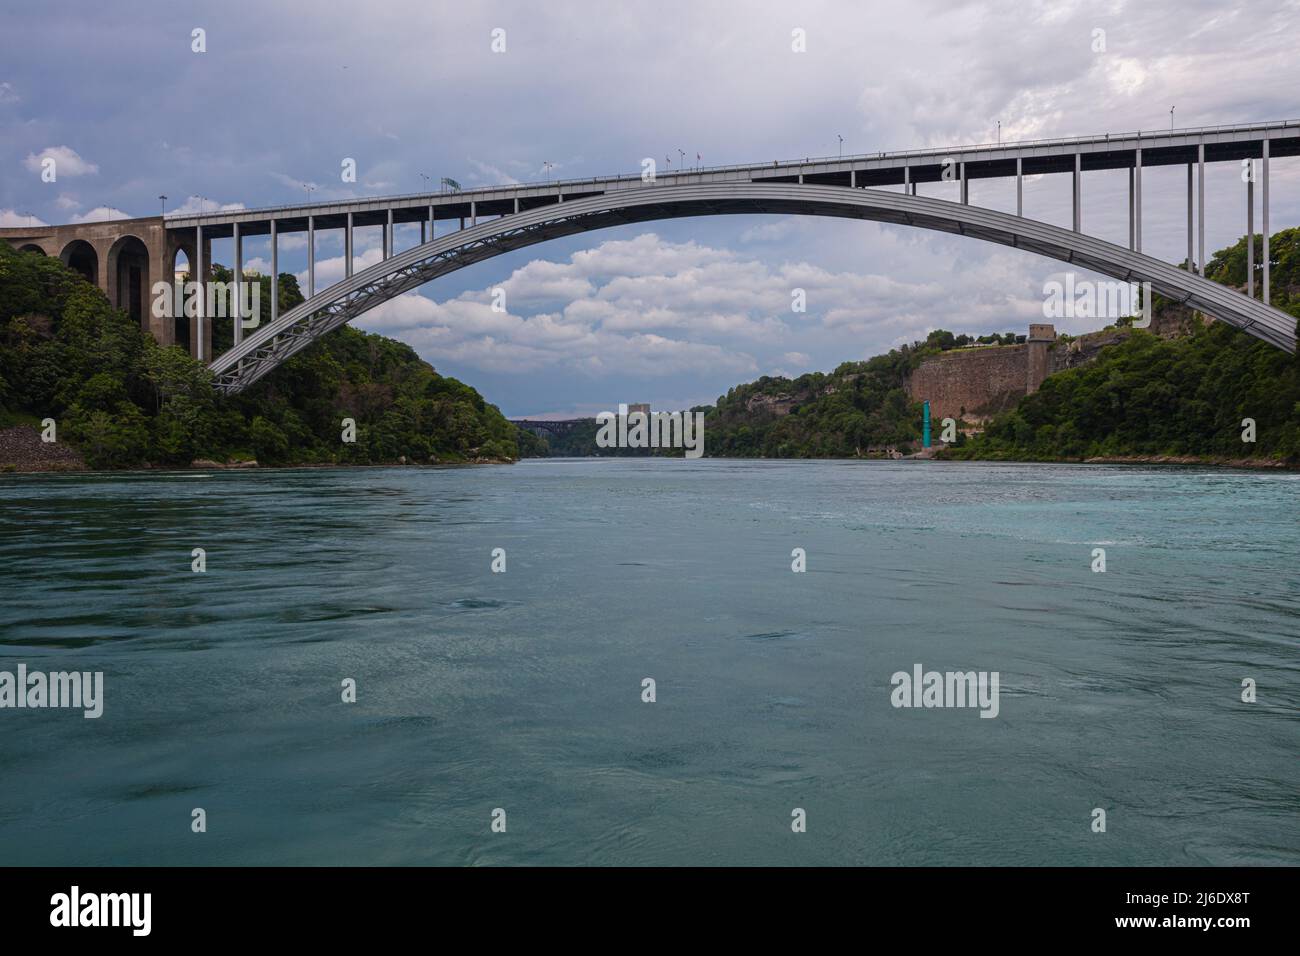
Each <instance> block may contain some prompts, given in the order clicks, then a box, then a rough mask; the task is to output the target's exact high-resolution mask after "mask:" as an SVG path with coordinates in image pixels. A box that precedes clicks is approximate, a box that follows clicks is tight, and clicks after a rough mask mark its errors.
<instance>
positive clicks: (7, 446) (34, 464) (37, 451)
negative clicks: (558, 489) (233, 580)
mask: <svg viewBox="0 0 1300 956" xmlns="http://www.w3.org/2000/svg"><path fill="white" fill-rule="evenodd" d="M515 461H516V459H514V458H501V457H493V456H474V457H469V458H446V459H440V458H431V459H430V460H429V461H427V462H426V461H422V462H414V461H410V460H408V459H407V458H406V456H404V455H403V456H401V457H399V458H398V460H396V461H391V462H367V463H365V464H353V463H350V462H320V461H311V462H306V461H304V462H286V463H277V464H276V465H274V466H271V467H276V468H393V467H399V466H412V467H415V466H421V467H425V466H444V465H512V464H514V463H515ZM265 467H267V466H265V465H259V464H258V462H257V461H256V460H254V459H245V460H239V461H214V460H212V459H208V458H196V459H194V460H193V461H192V462H190V463H189V465H188V466H181V467H177V466H175V465H154V464H145V465H143V466H142V467H135V468H113V469H91V468H90V467H89V466H88V465H87V464H86V461H85V459H84V458H83V457H82V456H81V454H80V453H79V452H78V451H77V450H76V449H75V448H73V447H72V446H70V445H68V444H66V443H64V442H57V441H55V442H44V441H41V433H40V430H39V429H37V428H34V427H32V426H30V425H15V426H13V427H12V428H0V474H6V475H15V474H17V475H36V474H44V473H47V472H52V471H60V472H77V471H92V470H94V471H141V470H143V471H211V470H214V469H219V470H222V471H240V470H245V469H257V468H265Z"/></svg>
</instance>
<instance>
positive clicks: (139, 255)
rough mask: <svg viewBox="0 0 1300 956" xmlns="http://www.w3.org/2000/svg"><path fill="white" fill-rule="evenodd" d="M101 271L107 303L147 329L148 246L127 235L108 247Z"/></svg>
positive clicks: (149, 280)
mask: <svg viewBox="0 0 1300 956" xmlns="http://www.w3.org/2000/svg"><path fill="white" fill-rule="evenodd" d="M105 259H106V260H107V261H106V262H105V263H104V267H105V269H106V270H107V272H106V273H105V274H106V276H107V278H108V289H107V292H108V301H109V302H111V303H112V304H113V305H115V306H117V308H119V309H124V310H125V311H126V313H127V314H128V315H129V316H131V317H132V318H133V319H135V320H136V321H137V322H139V323H140V324H141V326H142V327H143V328H146V329H147V328H148V327H149V321H148V318H149V306H150V292H149V290H150V286H151V285H152V283H153V281H154V280H153V279H151V278H150V275H149V263H150V256H149V246H148V244H147V243H146V242H145V241H144V240H143V239H141V238H140V237H139V236H137V235H134V234H131V233H128V234H126V235H124V236H120V237H118V238H117V239H116V240H115V241H114V242H113V244H112V245H111V246H109V247H108V255H107V256H105Z"/></svg>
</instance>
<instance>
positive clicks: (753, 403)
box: [745, 394, 795, 418]
mask: <svg viewBox="0 0 1300 956" xmlns="http://www.w3.org/2000/svg"><path fill="white" fill-rule="evenodd" d="M794 405H795V400H794V396H792V395H762V394H760V395H751V396H750V398H749V401H747V402H746V403H745V410H746V411H749V412H756V411H757V412H769V413H771V414H773V415H775V416H776V417H777V418H780V417H781V416H782V415H789V414H790V410H791V409H792V408H794Z"/></svg>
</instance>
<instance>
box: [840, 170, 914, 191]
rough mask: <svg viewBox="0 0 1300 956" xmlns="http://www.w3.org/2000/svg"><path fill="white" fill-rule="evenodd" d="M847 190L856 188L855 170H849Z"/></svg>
mask: <svg viewBox="0 0 1300 956" xmlns="http://www.w3.org/2000/svg"><path fill="white" fill-rule="evenodd" d="M849 188H850V189H857V188H858V171H857V170H856V169H850V170H849ZM904 188H906V187H904Z"/></svg>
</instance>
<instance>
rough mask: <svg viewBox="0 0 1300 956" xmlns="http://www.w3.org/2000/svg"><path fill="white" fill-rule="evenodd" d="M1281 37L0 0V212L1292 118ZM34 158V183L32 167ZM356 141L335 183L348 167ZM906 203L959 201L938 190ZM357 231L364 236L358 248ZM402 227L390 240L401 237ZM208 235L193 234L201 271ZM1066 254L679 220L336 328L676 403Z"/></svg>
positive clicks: (577, 409) (520, 255)
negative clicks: (802, 305)
mask: <svg viewBox="0 0 1300 956" xmlns="http://www.w3.org/2000/svg"><path fill="white" fill-rule="evenodd" d="M199 29H201V30H202V31H204V34H203V38H204V46H205V49H204V51H203V52H196V51H195V49H194V46H195V41H194V31H195V30H199ZM796 30H800V31H803V36H804V38H805V42H804V49H803V50H802V51H798V52H797V51H796V50H795V49H794V48H793V47H794V46H796V45H797V44H795V43H794V41H793V39H792V37H793V36H794V31H796ZM1099 30H1100V31H1104V33H1103V34H1098V33H1097V31H1099ZM494 31H504V34H502V33H498V32H494ZM1099 36H1102V37H1104V44H1099V43H1098V42H1097V41H1098V37H1099ZM494 39H495V40H496V41H497V42H496V43H495V46H496V47H497V48H498V50H500V47H501V46H502V43H501V40H502V39H504V51H501V52H498V51H496V50H494V49H493V46H494ZM1099 45H1104V49H1098V47H1099ZM1297 49H1300V2H1269V0H1251V2H1240V3H1232V2H1223V0H1213V2H1203V0H1142V2H1119V0H1115V2H1109V0H1103V2H1087V3H1085V2H996V0H994V2H979V3H958V2H953V0H939V2H931V0H915V2H912V3H908V4H897V3H876V2H849V0H841V2H821V3H819V2H803V3H791V2H777V0H773V2H765V0H746V2H744V3H740V2H738V0H732V2H729V3H727V2H709V0H685V2H678V0H656V2H654V3H633V2H609V0H602V2H596V0H592V2H564V0H547V2H545V3H532V2H475V3H473V4H467V3H464V2H454V3H439V2H430V0H418V2H416V0H389V2H385V0H371V2H368V3H350V2H337V3H335V2H330V3H323V2H319V0H259V2H255V3H254V2H244V0H220V2H186V3H176V2H153V0H148V2H146V0H115V2H113V3H111V4H104V3H91V2H82V0H68V2H65V3H62V4H58V5H50V4H21V5H12V6H11V7H10V8H9V9H8V10H7V11H6V12H5V16H4V27H3V30H0V226H8V225H23V224H26V223H27V222H29V221H35V222H45V223H67V222H81V221H91V220H98V219H108V218H126V217H131V216H145V215H156V214H157V213H158V212H159V210H160V209H162V208H165V209H166V210H167V211H168V212H173V211H178V210H187V209H190V210H192V209H198V208H207V209H216V208H219V207H225V208H241V207H257V206H265V205H272V204H280V203H291V202H299V201H304V200H305V199H306V198H307V195H308V193H307V189H306V188H305V187H306V186H307V185H310V186H312V187H313V189H312V191H311V194H310V195H311V198H312V199H313V200H321V199H334V198H340V199H341V198H349V197H364V196H376V195H387V194H393V193H413V192H419V191H421V190H422V189H424V188H426V187H425V186H424V182H425V180H424V179H423V176H428V177H431V179H432V181H433V182H435V183H436V182H437V181H438V179H439V178H440V177H443V176H448V177H451V178H453V179H455V180H457V181H459V182H460V183H461V184H462V185H463V186H465V187H467V188H468V187H472V186H486V185H494V184H502V183H512V182H528V181H534V180H542V179H544V178H546V177H547V176H548V175H549V176H551V177H553V178H569V177H585V176H595V175H604V174H612V173H639V172H640V170H641V161H642V159H643V158H644V157H654V158H655V159H656V162H657V163H659V164H660V165H661V168H665V167H664V166H663V164H664V163H665V162H669V161H670V162H671V164H672V165H674V166H675V165H676V164H677V163H678V162H679V161H680V154H679V152H678V151H679V150H681V151H682V152H684V153H685V154H686V156H687V158H688V163H693V162H694V158H695V156H696V155H697V154H698V155H699V156H700V159H701V162H702V163H703V164H705V165H723V164H728V163H748V162H758V161H762V162H766V161H769V160H772V159H795V158H802V157H805V156H827V155H835V154H836V153H837V151H838V150H839V149H840V148H841V147H840V139H839V138H840V137H842V138H843V151H844V153H845V155H848V154H851V153H865V152H876V151H880V150H896V149H909V148H921V147H942V146H952V145H962V144H972V143H987V142H993V141H994V140H995V139H996V138H997V136H998V135H999V133H998V123H999V121H1000V122H1001V132H1000V135H1001V139H1002V141H1003V142H1010V141H1015V140H1018V139H1035V138H1044V137H1054V136H1075V135H1087V134H1094V133H1105V132H1127V131H1132V130H1142V129H1150V130H1155V129H1168V128H1169V126H1170V122H1171V117H1170V109H1171V107H1172V108H1173V109H1174V116H1173V122H1174V125H1176V126H1178V127H1193V126H1209V125H1217V124H1228V123H1242V122H1253V121H1264V120H1280V119H1294V118H1296V117H1300V103H1298V102H1297V99H1298V98H1300V96H1298V93H1297V91H1300V57H1298V56H1296V51H1297ZM45 157H54V158H55V159H56V160H57V170H58V178H57V181H56V182H44V181H43V180H42V177H41V169H42V163H41V160H42V159H43V158H45ZM349 158H350V159H354V160H355V161H356V168H357V176H356V182H355V183H350V182H344V181H343V180H342V175H341V169H342V164H343V161H344V160H345V159H349ZM1185 175H1186V174H1185V170H1184V168H1182V167H1163V168H1155V169H1148V170H1147V171H1146V173H1145V175H1144V178H1143V199H1144V214H1143V251H1144V252H1147V253H1149V254H1152V255H1156V256H1159V257H1161V258H1164V259H1167V260H1169V261H1181V259H1182V258H1183V256H1184V254H1185V252H1184V250H1185V248H1186V233H1185V229H1186V206H1185V201H1186V199H1185V191H1186V179H1185ZM1271 186H1272V189H1271V192H1272V201H1271V218H1272V226H1273V229H1274V231H1278V230H1280V229H1283V228H1287V227H1290V226H1294V225H1297V224H1300V159H1282V160H1275V161H1274V162H1273V163H1272V181H1271ZM920 192H921V194H922V195H930V196H935V197H938V198H954V199H955V198H956V187H955V185H953V184H934V185H927V186H922V187H921V189H920ZM1257 193H1258V191H1257ZM161 195H165V196H167V197H168V198H167V200H166V201H165V202H163V201H161V200H160V199H159V196H161ZM1257 201H1258V195H1257ZM971 202H972V203H976V204H980V205H987V206H990V207H992V208H997V209H1001V210H1005V211H1014V202H1015V193H1014V181H1013V180H1006V181H1001V180H979V181H975V182H973V183H972V186H971ZM1245 205H1246V198H1245V187H1244V186H1243V185H1242V183H1241V179H1240V170H1239V169H1237V168H1236V167H1235V166H1234V165H1233V164H1227V163H1225V164H1217V165H1214V166H1211V167H1208V169H1207V215H1206V246H1207V249H1208V250H1214V249H1219V248H1222V247H1224V246H1226V245H1228V244H1229V243H1231V242H1233V241H1235V239H1236V238H1238V237H1239V236H1240V235H1242V234H1243V233H1244V232H1245V214H1246V209H1245ZM1025 211H1026V214H1027V215H1029V216H1032V217H1034V218H1037V219H1042V220H1044V221H1047V222H1052V223H1055V224H1057V225H1065V226H1068V225H1069V220H1070V178H1069V177H1068V176H1050V177H1040V178H1031V179H1030V180H1028V181H1027V182H1026V186H1025ZM1257 216H1258V214H1257ZM29 217H30V219H29ZM1083 222H1084V229H1085V231H1087V232H1089V233H1092V234H1094V235H1098V236H1101V237H1102V238H1108V239H1111V240H1113V241H1116V242H1120V243H1126V242H1127V176H1126V174H1125V173H1124V172H1123V171H1113V172H1112V171H1107V172H1097V173H1089V174H1085V177H1084V183H1083ZM1257 222H1258V220H1257ZM379 241H380V237H379V230H378V229H370V230H360V231H359V232H358V236H357V250H358V256H359V258H360V260H361V261H362V262H363V263H364V264H365V265H370V264H373V263H374V262H376V261H378V260H379V258H380V251H379V248H378V244H379ZM417 242H418V231H417V229H416V227H408V228H404V229H399V231H398V238H397V246H398V248H399V249H400V248H405V247H406V246H408V245H414V244H415V243H417ZM231 250H232V246H231V243H230V241H229V240H221V241H218V242H216V243H214V253H213V257H214V259H215V261H217V262H223V263H229V261H230V258H231ZM245 257H246V259H247V260H248V262H247V266H248V267H249V268H253V269H256V268H258V267H259V266H260V267H262V268H266V266H267V262H268V261H269V253H268V252H267V249H266V243H265V242H264V241H262V240H248V241H246V242H245ZM280 268H281V269H282V270H289V271H296V272H299V274H300V277H305V270H306V254H305V243H304V241H303V240H302V239H301V238H300V237H294V236H286V237H284V238H283V239H282V240H281V252H280ZM1064 269H1065V267H1064V266H1063V265H1062V264H1061V263H1058V262H1055V261H1053V260H1049V259H1045V258H1042V257H1040V256H1036V255H1034V254H1032V253H1028V252H1023V251H1019V250H1013V249H1007V248H1003V247H1001V246H997V245H993V244H989V243H986V242H982V241H980V240H977V239H970V238H965V237H960V236H948V235H943V234H939V233H930V232H927V231H924V230H917V229H911V228H908V227H901V226H890V225H883V224H877V223H866V222H855V221H845V220H834V219H823V218H813V217H784V216H718V217H701V218H693V219H681V220H671V221H666V222H661V223H649V224H640V225H636V226H623V227H617V228H612V229H607V230H602V231H598V232H590V233H585V234H582V235H579V236H573V237H569V238H567V239H563V240H556V241H553V242H549V243H545V244H542V245H538V246H533V247H530V248H528V249H525V250H520V251H518V252H515V253H511V254H508V255H505V256H501V257H498V258H496V259H492V260H489V261H487V262H483V263H480V264H478V265H475V266H472V267H470V268H468V269H465V270H462V271H460V272H457V273H454V274H453V275H450V276H447V277H444V278H442V279H438V280H436V281H435V282H432V283H429V284H428V285H426V286H424V287H423V288H421V289H420V290H418V291H417V292H415V293H410V294H407V295H404V296H401V297H399V298H398V299H395V300H393V301H391V302H389V303H386V304H385V305H383V306H380V307H379V308H377V309H375V310H373V311H371V312H369V313H367V314H366V315H365V316H362V317H361V318H360V319H358V320H357V321H356V323H355V324H356V325H357V326H358V327H360V328H363V329H366V330H368V331H375V332H380V333H383V334H385V335H390V336H393V337H395V338H398V339H401V340H402V341H405V342H407V343H409V344H410V345H411V346H412V347H414V348H415V349H416V350H417V351H418V352H419V354H420V355H421V357H423V358H424V359H425V360H427V361H428V362H430V363H431V364H432V365H433V366H434V367H435V368H437V369H438V370H439V371H440V372H442V373H444V374H447V375H452V376H455V377H456V378H459V379H461V380H463V381H465V382H468V383H469V384H471V385H473V386H474V387H475V388H477V389H478V390H479V391H480V392H481V393H482V394H483V395H484V397H485V398H487V399H488V401H490V402H492V403H494V404H496V405H497V406H498V407H500V408H501V410H502V411H503V412H505V413H506V414H507V415H509V416H511V417H523V416H532V417H571V416H575V415H594V414H596V413H597V412H599V411H602V410H606V409H615V408H616V407H617V405H618V403H620V402H650V403H651V404H652V405H653V406H654V407H655V408H658V409H675V408H684V407H688V406H691V405H695V404H701V403H711V402H713V401H715V400H716V399H717V397H718V396H719V395H722V394H725V393H726V391H727V390H728V389H729V388H731V387H732V386H734V385H737V384H740V383H743V382H747V381H752V380H753V379H755V378H757V377H759V376H761V375H788V376H797V375H800V374H803V373H804V372H808V371H813V370H822V371H829V370H831V369H833V368H834V367H835V366H837V365H839V364H840V363H841V362H844V361H850V360H860V359H864V358H868V357H870V356H872V355H875V354H879V353H881V352H884V351H888V350H889V349H890V348H893V347H896V346H898V345H901V344H904V343H906V342H911V341H914V340H917V339H923V338H924V337H925V336H926V334H927V333H928V332H929V331H930V330H933V329H935V328H945V329H950V330H952V331H954V332H959V333H960V332H968V333H973V334H980V333H985V332H994V331H1016V332H1021V333H1023V332H1024V331H1025V330H1026V327H1027V325H1028V323H1029V322H1031V321H1041V319H1042V308H1043V301H1044V285H1045V284H1046V283H1048V282H1050V281H1052V280H1060V279H1062V278H1063V275H1064ZM342 274H343V260H342V240H341V234H340V233H337V232H332V233H325V232H322V233H320V234H318V249H317V288H318V290H319V289H320V288H322V287H323V285H324V284H326V283H328V282H330V281H333V280H334V279H336V278H340V277H341V276H342ZM1079 277H1080V278H1089V277H1091V276H1088V275H1087V274H1086V273H1079ZM1091 278H1096V277H1091ZM498 288H500V289H504V290H505V303H506V311H504V312H501V311H494V310H493V308H492V304H493V290H494V289H498ZM796 288H800V289H803V290H805V293H806V301H807V307H806V311H804V312H794V311H793V310H792V307H791V303H792V290H794V289H796ZM1056 324H1057V326H1058V329H1060V330H1063V331H1069V332H1081V331H1086V330H1087V329H1088V328H1090V327H1092V326H1095V325H1097V324H1100V323H1098V322H1097V321H1096V320H1088V319H1071V320H1061V321H1058V322H1057V323H1056Z"/></svg>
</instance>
